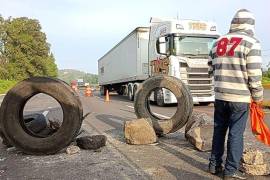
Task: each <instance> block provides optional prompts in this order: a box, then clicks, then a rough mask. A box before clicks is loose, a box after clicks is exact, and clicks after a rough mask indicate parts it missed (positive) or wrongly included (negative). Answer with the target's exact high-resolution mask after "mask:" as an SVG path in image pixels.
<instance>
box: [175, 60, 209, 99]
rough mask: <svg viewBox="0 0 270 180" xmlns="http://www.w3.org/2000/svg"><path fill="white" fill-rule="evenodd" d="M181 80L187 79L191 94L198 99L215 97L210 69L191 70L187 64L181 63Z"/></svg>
mask: <svg viewBox="0 0 270 180" xmlns="http://www.w3.org/2000/svg"><path fill="white" fill-rule="evenodd" d="M180 67H181V68H180V72H181V74H180V76H181V79H187V85H188V87H189V89H190V91H191V94H192V95H193V96H196V97H210V96H212V95H213V87H212V82H213V80H212V78H210V75H209V74H208V68H205V67H203V68H189V67H188V66H187V64H186V63H180Z"/></svg>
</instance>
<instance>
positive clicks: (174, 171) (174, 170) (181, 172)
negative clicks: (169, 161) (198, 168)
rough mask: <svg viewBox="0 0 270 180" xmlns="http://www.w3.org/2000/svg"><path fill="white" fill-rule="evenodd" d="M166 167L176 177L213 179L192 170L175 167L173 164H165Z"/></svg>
mask: <svg viewBox="0 0 270 180" xmlns="http://www.w3.org/2000/svg"><path fill="white" fill-rule="evenodd" d="M164 168H165V169H166V170H167V171H168V172H169V173H170V174H172V175H173V176H174V177H175V178H176V179H186V178H187V177H188V179H211V178H206V177H205V176H201V175H198V174H195V173H192V172H188V171H185V170H183V169H178V168H175V167H171V166H164Z"/></svg>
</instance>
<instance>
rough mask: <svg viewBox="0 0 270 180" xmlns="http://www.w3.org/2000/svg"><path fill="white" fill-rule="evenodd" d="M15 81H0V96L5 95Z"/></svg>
mask: <svg viewBox="0 0 270 180" xmlns="http://www.w3.org/2000/svg"><path fill="white" fill-rule="evenodd" d="M16 83H17V81H9V80H0V94H5V93H6V92H7V91H8V90H9V89H10V88H12V87H13V86H14V85H15V84H16Z"/></svg>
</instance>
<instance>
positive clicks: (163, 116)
mask: <svg viewBox="0 0 270 180" xmlns="http://www.w3.org/2000/svg"><path fill="white" fill-rule="evenodd" d="M126 106H127V107H128V108H131V109H134V107H133V106H129V105H126ZM153 114H154V115H156V116H160V117H162V118H165V119H170V117H169V116H165V115H163V114H158V113H155V112H153Z"/></svg>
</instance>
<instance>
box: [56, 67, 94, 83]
mask: <svg viewBox="0 0 270 180" xmlns="http://www.w3.org/2000/svg"><path fill="white" fill-rule="evenodd" d="M58 78H59V79H62V80H63V81H66V82H67V83H70V82H71V81H72V80H77V79H83V81H84V82H85V83H90V84H98V76H97V75H96V74H90V73H85V72H82V71H78V70H75V69H62V70H59V71H58Z"/></svg>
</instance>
